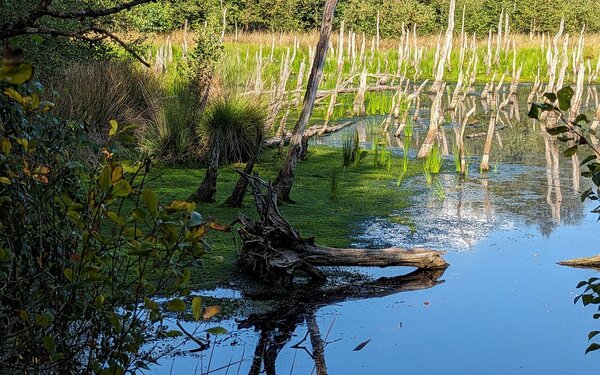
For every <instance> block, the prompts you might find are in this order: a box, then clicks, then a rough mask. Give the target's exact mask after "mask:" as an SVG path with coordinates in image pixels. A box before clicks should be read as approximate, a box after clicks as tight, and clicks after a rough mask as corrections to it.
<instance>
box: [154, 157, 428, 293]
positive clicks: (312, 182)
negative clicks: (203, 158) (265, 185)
mask: <svg viewBox="0 0 600 375" xmlns="http://www.w3.org/2000/svg"><path fill="white" fill-rule="evenodd" d="M374 156H375V155H374V153H373V152H368V153H367V156H366V158H365V159H364V160H363V162H362V163H361V164H360V165H358V166H351V167H345V168H342V150H341V149H336V148H331V147H316V146H311V148H310V149H309V155H308V160H306V161H303V162H300V163H299V165H298V168H297V172H296V179H295V183H294V187H293V189H292V198H293V199H294V200H295V201H296V202H297V203H295V204H284V205H282V206H281V207H280V211H281V213H282V214H283V216H284V217H285V218H286V219H287V220H288V221H289V222H290V224H291V225H292V226H293V227H294V228H296V229H297V230H298V231H299V232H300V234H301V235H302V236H303V237H315V239H316V242H317V243H319V244H322V245H327V246H335V247H347V246H350V245H351V242H352V238H353V236H354V235H356V234H358V233H359V231H360V226H361V223H363V222H364V221H365V220H367V219H369V218H374V217H386V216H389V215H391V214H392V213H393V212H394V211H395V210H398V209H401V208H404V207H406V204H407V202H408V198H409V196H410V194H411V192H410V191H408V190H406V189H405V188H404V187H403V186H402V185H401V186H400V187H398V186H396V180H397V179H398V176H399V174H400V173H401V169H402V160H401V159H400V158H393V160H392V163H391V167H389V168H388V166H387V165H386V166H385V167H381V168H373V162H372V160H371V159H372V158H373V157H374ZM281 159H282V156H280V155H278V154H277V153H276V152H275V151H267V152H264V153H263V155H261V160H260V163H259V164H258V165H257V166H256V171H257V172H259V175H260V176H261V178H263V179H265V180H270V179H273V178H274V177H275V176H276V173H277V171H278V169H279V166H280V165H281ZM233 167H235V166H233ZM238 167H240V166H238ZM333 167H336V168H337V167H339V168H338V172H337V178H338V181H339V188H338V192H337V197H336V199H335V200H331V199H330V195H331V189H330V185H331V171H332V168H333ZM418 173H419V171H418V163H415V164H414V165H410V166H409V168H408V172H407V176H412V175H415V174H418ZM203 176H204V170H199V169H190V168H179V169H177V168H155V170H154V172H153V176H152V177H153V179H152V181H151V182H150V183H149V185H150V187H151V188H153V189H154V190H155V191H156V192H157V193H158V194H159V196H161V197H162V198H161V199H162V201H163V202H166V201H169V200H173V199H187V198H188V197H189V196H190V195H191V193H192V192H193V191H194V190H195V189H196V188H197V185H198V183H199V182H200V181H201V180H202V177H203ZM237 179H238V175H237V174H236V173H235V172H234V171H233V168H222V169H221V170H220V171H219V180H218V189H217V196H216V200H217V202H216V203H212V204H206V203H202V204H199V205H198V207H197V210H198V211H199V212H201V213H202V214H203V215H204V216H205V217H209V216H212V217H215V218H217V219H218V220H219V221H220V222H222V223H227V224H228V223H231V222H233V221H234V220H235V219H236V218H237V217H238V215H239V214H240V213H244V214H246V215H249V216H252V217H256V212H255V208H254V201H253V199H252V196H251V195H250V194H247V196H246V199H245V201H244V204H245V207H244V208H242V209H232V208H225V207H221V206H220V204H221V203H222V202H223V201H224V200H225V199H226V198H227V197H228V196H229V194H230V193H231V191H232V189H233V187H234V185H235V183H236V182H237ZM208 240H209V242H210V243H211V245H212V248H213V249H212V252H211V255H210V256H209V257H207V258H206V259H205V260H204V267H203V268H202V269H199V270H197V272H196V273H195V275H194V276H195V277H194V278H193V279H194V280H193V283H194V287H195V288H213V287H215V286H217V285H224V284H225V285H226V284H227V282H228V281H230V280H231V279H232V278H235V277H236V271H237V268H236V266H235V260H236V254H237V253H236V250H237V249H236V243H237V241H239V240H238V239H237V235H236V234H235V233H233V232H232V233H211V234H210V235H209V236H208Z"/></svg>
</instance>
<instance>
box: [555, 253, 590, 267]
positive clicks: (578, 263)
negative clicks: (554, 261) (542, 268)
mask: <svg viewBox="0 0 600 375" xmlns="http://www.w3.org/2000/svg"><path fill="white" fill-rule="evenodd" d="M558 264H560V265H561V266H569V267H578V268H595V269H598V270H600V255H594V256H591V257H587V258H575V259H569V260H564V261H562V262H558Z"/></svg>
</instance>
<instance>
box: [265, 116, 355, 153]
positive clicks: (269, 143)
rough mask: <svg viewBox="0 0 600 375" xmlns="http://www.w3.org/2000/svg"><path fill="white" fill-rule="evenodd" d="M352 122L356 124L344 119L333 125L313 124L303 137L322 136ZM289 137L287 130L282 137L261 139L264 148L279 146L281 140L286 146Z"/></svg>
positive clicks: (290, 137) (290, 135) (290, 136)
mask: <svg viewBox="0 0 600 375" xmlns="http://www.w3.org/2000/svg"><path fill="white" fill-rule="evenodd" d="M354 124H356V121H346V122H342V123H341V124H337V125H334V126H327V125H315V126H313V127H311V128H309V129H308V130H306V131H305V132H304V137H307V138H311V137H314V136H315V135H319V136H322V135H326V134H331V133H335V132H337V131H340V130H342V129H344V128H346V127H348V126H350V125H354ZM290 139H292V133H290V132H288V133H286V134H285V135H284V136H283V138H282V137H272V138H267V139H265V140H263V143H262V146H263V147H264V148H275V147H280V146H281V142H283V145H284V146H286V145H288V144H289V143H290Z"/></svg>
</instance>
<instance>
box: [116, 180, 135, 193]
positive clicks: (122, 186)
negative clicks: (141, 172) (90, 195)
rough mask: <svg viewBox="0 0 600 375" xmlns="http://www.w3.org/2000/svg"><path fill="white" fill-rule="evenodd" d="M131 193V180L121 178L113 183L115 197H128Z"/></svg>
mask: <svg viewBox="0 0 600 375" xmlns="http://www.w3.org/2000/svg"><path fill="white" fill-rule="evenodd" d="M129 194H131V185H130V184H129V181H127V180H125V179H120V180H119V181H117V182H116V183H115V184H114V185H113V195H114V196H115V197H126V196H128V195H129Z"/></svg>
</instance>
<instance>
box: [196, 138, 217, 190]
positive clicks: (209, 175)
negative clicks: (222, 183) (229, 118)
mask: <svg viewBox="0 0 600 375" xmlns="http://www.w3.org/2000/svg"><path fill="white" fill-rule="evenodd" d="M220 154H221V152H220V145H219V137H215V139H213V141H212V142H211V147H210V161H209V164H208V168H207V169H206V175H205V176H204V180H203V181H202V183H201V184H200V186H199V187H198V190H196V192H195V193H194V194H193V195H192V196H191V197H190V200H192V201H194V202H214V201H215V194H216V193H217V174H218V171H219V157H220Z"/></svg>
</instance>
